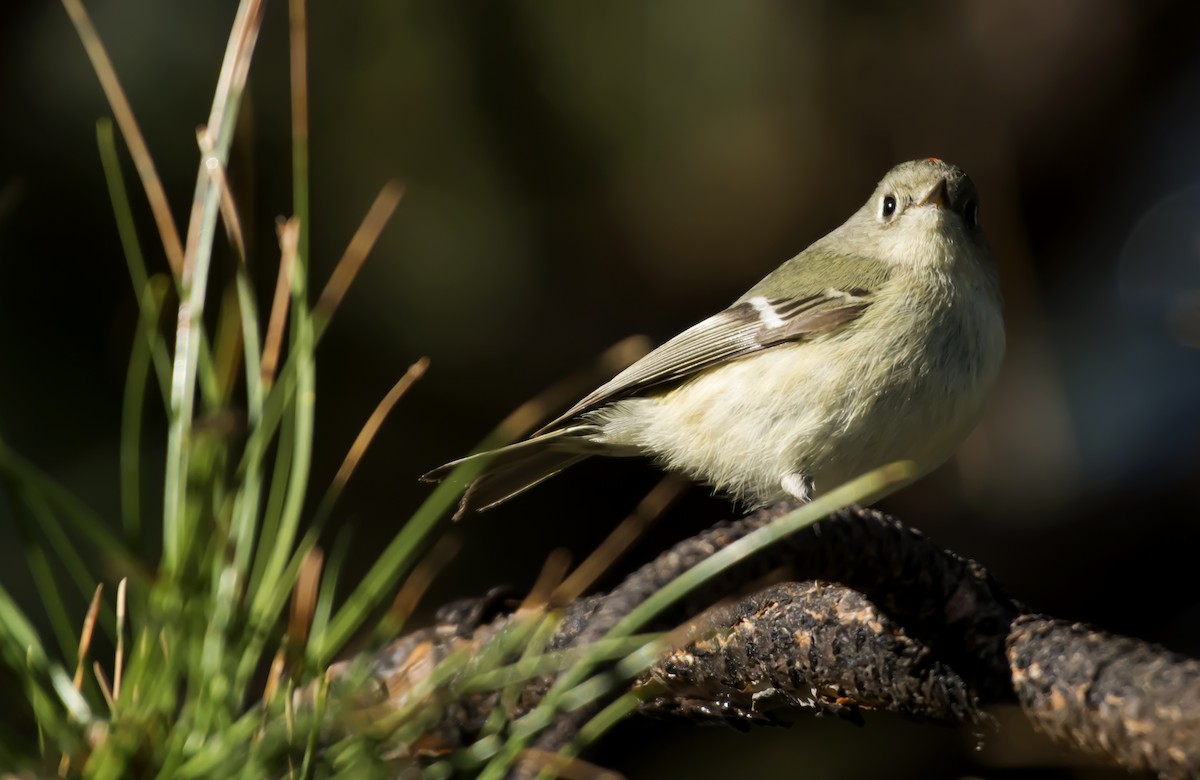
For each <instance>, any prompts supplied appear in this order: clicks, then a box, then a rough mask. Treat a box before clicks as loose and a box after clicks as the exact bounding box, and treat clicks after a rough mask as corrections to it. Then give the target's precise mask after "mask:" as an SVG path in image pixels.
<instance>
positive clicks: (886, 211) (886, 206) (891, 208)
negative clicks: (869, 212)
mask: <svg viewBox="0 0 1200 780" xmlns="http://www.w3.org/2000/svg"><path fill="white" fill-rule="evenodd" d="M881 213H882V214H883V217H884V219H887V218H888V217H890V216H892V215H893V214H895V213H896V198H895V197H893V196H892V195H884V196H883V208H882V210H881Z"/></svg>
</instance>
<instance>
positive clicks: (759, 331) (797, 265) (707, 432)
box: [422, 157, 1004, 517]
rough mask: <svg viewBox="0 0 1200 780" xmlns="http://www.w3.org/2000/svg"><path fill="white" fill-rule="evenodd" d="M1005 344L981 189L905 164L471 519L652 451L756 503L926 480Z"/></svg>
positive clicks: (527, 456)
mask: <svg viewBox="0 0 1200 780" xmlns="http://www.w3.org/2000/svg"><path fill="white" fill-rule="evenodd" d="M1003 356H1004V323H1003V319H1002V315H1001V303H1000V291H999V285H998V282H997V279H996V269H995V262H994V260H993V259H992V254H991V250H990V249H989V248H988V245H987V242H986V240H985V239H984V236H983V231H982V230H981V229H980V227H979V200H978V195H977V193H976V191H975V185H974V183H972V181H971V179H970V178H969V177H968V176H967V175H966V174H965V173H964V172H963V171H962V170H961V169H959V168H958V167H956V166H954V165H951V164H949V163H947V162H944V161H942V160H939V159H937V158H933V157H931V158H927V159H921V160H914V161H912V162H906V163H902V164H900V165H898V166H896V167H895V168H893V169H892V170H891V171H889V172H888V173H887V175H885V176H884V177H883V179H882V180H881V181H880V182H879V184H878V186H877V187H876V188H875V192H874V193H873V194H872V195H871V197H870V198H869V199H868V200H867V202H866V203H865V204H864V205H863V206H862V208H860V209H859V210H858V211H856V212H855V213H854V214H853V215H852V216H851V217H850V218H849V219H848V220H846V222H845V223H844V224H842V225H841V227H838V228H837V229H835V230H834V231H832V232H831V233H829V234H828V235H826V236H825V237H824V238H822V239H820V240H818V241H817V242H816V243H814V244H812V245H811V246H810V247H808V248H807V249H805V250H804V251H803V252H801V253H800V254H798V255H796V256H795V257H793V258H792V259H791V260H788V261H787V262H785V263H784V264H783V265H781V266H780V267H779V268H777V269H775V270H774V271H773V272H771V273H770V274H769V275H768V276H767V277H766V278H764V279H763V280H762V281H760V282H759V283H758V284H756V285H754V286H753V287H752V288H750V290H749V291H748V292H747V293H746V294H745V295H743V296H742V297H740V298H738V299H737V300H736V301H734V303H733V304H732V305H731V306H730V307H729V308H727V309H725V310H724V311H721V312H719V313H717V314H714V315H713V316H711V317H709V318H708V319H706V320H704V321H702V322H700V323H698V324H696V325H693V326H692V327H690V328H688V329H687V330H685V331H683V332H682V333H680V334H679V335H678V336H676V337H674V338H673V339H671V340H670V341H667V342H666V343H664V344H663V345H662V346H660V347H658V348H657V349H655V350H653V351H651V352H650V353H648V354H647V355H646V356H644V357H643V358H641V359H640V360H638V361H637V362H635V363H633V364H632V365H630V366H629V367H628V368H627V369H625V370H624V371H622V372H621V373H620V374H618V375H617V376H616V377H614V378H613V379H612V380H611V381H609V382H607V383H606V384H604V385H601V386H600V387H599V388H597V389H596V390H595V391H593V392H592V393H591V394H590V395H588V396H587V397H585V398H583V399H582V400H581V401H579V402H578V403H577V404H575V405H574V406H572V407H571V408H570V409H568V410H567V411H566V412H565V413H564V414H562V415H561V416H560V417H558V418H557V419H555V420H554V421H552V422H551V423H549V424H548V425H546V426H545V427H543V428H542V429H541V430H539V431H537V432H535V433H534V434H533V435H532V436H530V437H529V438H528V439H526V440H524V441H521V442H518V443H516V444H512V445H509V446H507V447H501V448H499V449H497V450H493V451H490V452H486V453H479V454H476V455H472V456H469V457H467V458H463V459H460V460H456V461H454V462H451V463H447V464H446V465H444V466H442V467H440V468H437V469H434V470H433V471H431V472H429V473H428V474H426V475H425V476H424V477H422V479H424V480H426V481H441V480H442V479H444V478H445V477H446V476H447V475H448V474H449V472H450V471H451V470H452V469H454V468H455V467H456V466H458V465H460V464H462V463H464V462H465V461H469V460H472V459H475V458H485V457H486V458H489V459H490V460H489V462H488V463H487V465H486V466H485V467H484V470H483V471H482V473H481V474H480V476H479V477H478V478H477V479H475V481H474V482H472V483H471V485H470V486H469V487H468V488H467V491H466V493H465V494H464V495H463V497H462V501H461V503H460V505H459V510H458V513H457V515H456V517H461V516H462V515H464V514H465V513H467V512H470V511H477V510H484V509H489V508H491V507H494V506H496V505H497V504H500V503H502V502H504V501H507V500H508V499H510V498H512V497H513V496H516V495H518V494H520V493H523V492H524V491H526V490H528V489H530V488H532V487H534V486H535V485H537V484H539V483H541V482H543V481H544V480H546V479H549V478H550V477H552V476H554V475H555V474H558V473H559V472H560V471H562V470H563V469H566V468H568V467H569V466H573V465H574V464H576V463H579V462H580V461H582V460H584V459H586V458H589V457H591V456H593V455H614V456H634V455H641V456H649V457H651V458H653V459H654V460H655V461H656V462H657V463H658V464H659V465H661V466H662V467H663V468H666V469H667V470H669V471H675V472H681V473H683V474H685V475H687V476H688V477H690V478H691V479H693V480H696V481H698V482H701V483H704V484H707V485H710V486H711V487H713V488H714V489H716V490H717V491H720V492H723V493H726V494H728V495H730V496H731V497H733V498H734V499H735V500H738V501H739V502H741V503H743V504H746V505H747V506H748V507H758V506H763V505H767V504H772V503H775V502H776V501H779V500H782V499H784V498H789V497H790V498H794V499H798V500H801V501H808V500H810V499H811V498H812V496H813V494H814V491H816V490H828V489H830V488H833V487H836V486H838V485H840V484H842V483H843V482H846V481H848V480H850V479H852V478H854V477H856V476H858V475H860V474H862V473H864V472H866V471H869V470H871V469H873V468H876V467H878V466H882V465H884V464H886V463H890V462H892V461H896V460H911V461H913V462H914V463H915V464H916V469H915V471H914V472H913V476H912V478H913V479H916V478H917V477H919V476H921V475H922V474H925V473H927V472H929V471H930V470H932V469H933V468H935V467H936V466H938V465H940V464H941V463H942V462H943V461H945V460H946V459H947V458H949V457H950V455H951V454H953V452H954V450H955V449H956V448H957V447H958V445H959V444H960V443H961V442H962V440H963V439H964V438H965V437H966V435H967V433H968V432H970V430H971V428H972V427H973V426H974V424H975V422H976V420H977V418H978V416H979V413H980V411H981V409H982V406H983V403H984V398H985V396H986V395H987V392H988V390H989V389H990V388H991V386H992V384H993V382H994V380H995V378H996V374H997V373H998V371H999V368H1000V363H1001V360H1002V358H1003Z"/></svg>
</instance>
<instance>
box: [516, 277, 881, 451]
mask: <svg viewBox="0 0 1200 780" xmlns="http://www.w3.org/2000/svg"><path fill="white" fill-rule="evenodd" d="M870 303H871V296H870V293H869V292H868V291H865V290H853V291H842V290H834V289H829V290H825V291H823V292H820V293H815V294H813V295H808V296H804V297H800V298H771V299H768V298H766V297H754V298H749V299H747V300H744V301H740V302H738V303H736V304H734V305H733V306H731V307H729V308H728V309H725V310H724V311H722V312H720V313H718V314H715V315H713V316H712V317H709V318H708V319H706V320H704V321H703V322H700V323H697V324H696V325H693V326H692V327H690V328H688V329H687V330H685V331H684V332H683V333H680V334H679V335H678V336H676V337H675V338H673V339H671V340H670V341H668V342H666V343H664V344H663V345H662V346H660V347H658V348H657V349H655V350H653V351H652V352H650V353H649V354H647V355H646V356H645V357H643V358H642V359H641V360H639V361H637V362H636V363H634V364H633V365H631V366H630V367H629V368H627V369H625V370H624V371H622V372H621V373H620V374H618V375H617V376H615V377H613V379H612V380H610V381H609V382H607V383H606V384H604V385H601V386H600V387H598V388H597V389H596V390H595V391H594V392H592V393H591V394H590V395H589V396H587V397H586V398H584V399H583V400H581V401H580V402H579V403H577V404H575V406H573V407H571V409H569V410H567V412H565V413H564V414H563V415H562V416H560V417H558V418H557V419H556V420H554V421H553V422H551V423H549V424H548V425H546V426H544V427H543V428H542V429H541V431H539V433H541V432H545V431H549V430H553V429H554V428H556V427H558V426H560V425H562V424H563V423H564V422H566V421H567V420H570V419H572V418H575V417H578V416H579V415H581V414H584V413H586V412H589V411H591V410H593V409H596V408H597V407H599V406H601V405H602V404H605V403H607V402H609V401H612V400H615V399H617V398H621V397H624V396H628V395H631V394H633V393H635V392H638V391H640V390H644V389H646V388H649V387H654V386H656V385H662V384H666V383H669V382H675V381H678V380H681V379H684V378H686V377H689V376H691V375H693V374H695V373H697V372H699V371H702V370H704V369H706V368H709V367H711V366H715V365H718V364H720V363H727V362H729V361H731V360H736V359H737V358H741V357H745V356H747V355H752V354H754V353H756V352H761V351H762V350H765V349H769V348H771V347H775V346H778V345H780V344H787V343H794V342H797V341H805V340H808V339H811V338H814V337H816V336H818V335H822V334H828V333H833V332H835V331H837V330H839V329H841V328H842V327H844V326H845V325H847V324H848V323H850V322H852V321H854V320H856V319H858V318H859V317H860V316H862V313H863V312H864V311H865V310H866V309H867V307H868V306H869V305H870Z"/></svg>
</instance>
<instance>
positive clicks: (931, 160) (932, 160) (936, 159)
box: [929, 157, 941, 163]
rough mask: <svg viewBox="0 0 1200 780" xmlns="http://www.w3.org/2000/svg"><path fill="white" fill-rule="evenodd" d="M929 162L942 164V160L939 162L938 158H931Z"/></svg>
mask: <svg viewBox="0 0 1200 780" xmlns="http://www.w3.org/2000/svg"><path fill="white" fill-rule="evenodd" d="M929 162H931V163H940V162H941V160H939V159H938V158H936V157H930V158H929Z"/></svg>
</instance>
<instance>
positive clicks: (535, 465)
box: [421, 425, 599, 520]
mask: <svg viewBox="0 0 1200 780" xmlns="http://www.w3.org/2000/svg"><path fill="white" fill-rule="evenodd" d="M595 433H599V428H597V427H596V426H594V425H572V426H569V427H567V428H559V429H556V430H553V431H549V432H548V433H543V434H541V435H540V436H534V437H533V438H531V439H526V440H525V441H519V442H517V443H516V444H510V445H508V446H507V447H501V448H499V449H496V450H489V451H487V452H480V453H476V454H474V455H468V456H467V457H465V458H460V459H458V460H455V461H451V462H449V463H447V464H446V465H444V466H439V467H438V468H436V469H434V470H433V471H431V472H429V473H428V474H426V475H424V476H423V477H421V479H422V480H423V481H425V482H441V481H442V480H443V479H445V478H446V477H447V476H449V475H450V472H452V471H454V469H456V468H458V467H459V466H461V465H463V464H464V463H469V462H471V461H475V460H481V459H484V458H487V459H488V463H487V465H486V466H484V467H483V471H482V472H481V473H480V475H479V476H478V477H476V478H475V481H474V482H472V483H471V484H470V486H469V487H468V488H467V491H466V492H465V493H464V494H463V497H462V500H461V501H459V503H458V511H457V512H455V513H454V519H455V520H459V519H461V518H462V517H464V516H465V515H467V514H468V513H470V512H482V511H484V510H485V509H491V508H492V507H494V506H496V505H497V504H502V503H504V502H505V501H507V500H508V499H510V498H513V497H514V496H517V495H520V494H521V493H524V492H525V491H526V490H529V489H530V488H532V487H534V486H536V485H540V484H541V483H542V482H545V481H546V480H547V479H550V477H553V476H554V475H555V474H558V473H559V472H560V471H563V470H564V469H566V468H569V467H571V466H574V465H575V464H576V463H579V462H580V461H582V460H586V459H587V458H588V457H590V456H591V455H592V454H594V453H596V452H598V451H599V450H598V448H597V447H596V445H594V444H592V443H591V442H589V441H588V437H589V436H590V435H591V434H595Z"/></svg>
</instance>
